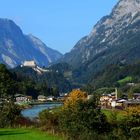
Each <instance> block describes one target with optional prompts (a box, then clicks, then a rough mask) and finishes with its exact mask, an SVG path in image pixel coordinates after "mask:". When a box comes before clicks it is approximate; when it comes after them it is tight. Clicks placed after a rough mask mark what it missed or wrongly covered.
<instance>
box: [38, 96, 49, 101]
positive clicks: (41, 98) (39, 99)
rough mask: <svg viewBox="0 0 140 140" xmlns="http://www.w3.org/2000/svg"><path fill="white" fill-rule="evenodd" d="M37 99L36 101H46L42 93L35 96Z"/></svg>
mask: <svg viewBox="0 0 140 140" xmlns="http://www.w3.org/2000/svg"><path fill="white" fill-rule="evenodd" d="M37 99H38V101H41V102H44V101H47V97H46V96H44V95H39V96H38V97H37Z"/></svg>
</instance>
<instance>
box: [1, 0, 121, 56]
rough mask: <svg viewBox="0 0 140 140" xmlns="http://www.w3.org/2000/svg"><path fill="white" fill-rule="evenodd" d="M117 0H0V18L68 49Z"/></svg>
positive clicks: (90, 28)
mask: <svg viewBox="0 0 140 140" xmlns="http://www.w3.org/2000/svg"><path fill="white" fill-rule="evenodd" d="M117 2H118V0H0V3H1V4H0V18H8V19H12V20H13V21H15V23H16V24H17V25H18V26H20V28H21V29H22V31H23V33H24V34H33V35H34V36H36V37H38V38H39V39H41V40H42V41H43V42H44V43H45V44H46V45H47V46H48V47H50V48H53V49H55V50H58V51H60V52H61V53H63V54H64V53H66V52H69V51H70V50H71V49H72V48H73V47H74V45H75V44H76V43H77V42H78V41H79V40H80V39H81V38H82V37H84V36H86V35H88V34H89V33H90V32H91V30H92V28H93V26H94V25H95V24H96V23H97V22H98V21H99V20H100V19H101V18H102V17H103V16H105V15H108V14H110V12H111V10H112V8H113V7H114V5H115V4H116V3H117Z"/></svg>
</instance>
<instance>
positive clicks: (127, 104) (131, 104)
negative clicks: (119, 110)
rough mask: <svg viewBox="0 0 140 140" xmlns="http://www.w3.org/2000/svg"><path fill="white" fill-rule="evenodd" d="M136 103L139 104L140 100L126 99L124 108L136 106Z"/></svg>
mask: <svg viewBox="0 0 140 140" xmlns="http://www.w3.org/2000/svg"><path fill="white" fill-rule="evenodd" d="M136 105H140V100H128V101H126V102H125V104H124V106H125V108H126V107H129V106H136Z"/></svg>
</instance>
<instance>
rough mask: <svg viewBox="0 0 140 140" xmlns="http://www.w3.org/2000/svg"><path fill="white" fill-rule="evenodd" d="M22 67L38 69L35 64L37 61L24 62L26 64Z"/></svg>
mask: <svg viewBox="0 0 140 140" xmlns="http://www.w3.org/2000/svg"><path fill="white" fill-rule="evenodd" d="M22 66H24V67H33V68H34V67H36V66H37V65H36V63H35V61H33V60H32V61H24V63H23V65H22Z"/></svg>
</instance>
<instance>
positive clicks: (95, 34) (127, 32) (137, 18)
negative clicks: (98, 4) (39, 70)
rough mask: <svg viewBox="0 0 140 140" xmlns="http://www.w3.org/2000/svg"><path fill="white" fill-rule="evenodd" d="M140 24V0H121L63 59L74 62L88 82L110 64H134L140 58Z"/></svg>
mask: <svg viewBox="0 0 140 140" xmlns="http://www.w3.org/2000/svg"><path fill="white" fill-rule="evenodd" d="M139 27H140V0H133V1H132V0H120V1H119V2H118V3H117V4H116V5H115V7H114V8H113V10H112V12H111V13H110V14H109V15H107V16H104V17H103V18H101V20H99V21H98V22H97V24H95V26H94V27H93V29H92V31H91V32H90V34H89V35H87V36H85V37H83V38H82V39H81V40H79V41H78V43H77V44H76V45H75V46H74V48H73V49H72V50H71V52H69V53H67V54H65V55H64V56H63V58H62V59H61V61H62V62H67V63H69V64H70V65H72V66H73V67H74V68H75V69H76V71H77V72H76V73H78V74H77V76H78V77H79V78H80V79H79V81H83V79H86V80H85V81H86V82H87V81H88V79H89V77H90V76H91V75H92V74H94V73H96V72H98V71H101V70H102V69H103V68H105V67H106V66H107V65H110V64H118V63H126V64H130V63H134V62H135V61H137V60H138V59H140V56H139V53H140V47H139V46H140V42H139V39H140V37H139V35H140V28H139ZM89 73H90V74H89ZM81 77H84V78H82V79H81Z"/></svg>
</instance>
